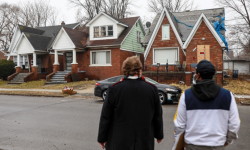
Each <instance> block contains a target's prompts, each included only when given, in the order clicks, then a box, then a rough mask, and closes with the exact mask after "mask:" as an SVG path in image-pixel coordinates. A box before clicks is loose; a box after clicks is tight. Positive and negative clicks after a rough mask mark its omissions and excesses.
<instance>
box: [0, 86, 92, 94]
mask: <svg viewBox="0 0 250 150" xmlns="http://www.w3.org/2000/svg"><path fill="white" fill-rule="evenodd" d="M0 91H26V92H30V91H33V92H52V93H62V90H53V89H3V88H0ZM75 91H77V94H94V86H93V87H89V88H87V89H84V90H75Z"/></svg>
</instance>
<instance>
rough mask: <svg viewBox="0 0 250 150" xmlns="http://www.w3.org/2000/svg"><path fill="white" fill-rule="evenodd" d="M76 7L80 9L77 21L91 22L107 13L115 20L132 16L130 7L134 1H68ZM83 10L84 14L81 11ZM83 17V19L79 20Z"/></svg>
mask: <svg viewBox="0 0 250 150" xmlns="http://www.w3.org/2000/svg"><path fill="white" fill-rule="evenodd" d="M68 1H69V2H70V3H71V4H72V5H73V6H74V7H78V8H79V9H78V11H77V15H76V16H77V17H76V19H77V20H83V21H86V22H87V21H89V20H91V19H93V18H94V17H95V16H96V15H97V14H98V13H100V12H105V13H107V14H108V15H110V16H113V17H115V18H125V17H126V16H128V15H131V14H132V11H131V10H129V7H130V6H131V5H132V0H68ZM82 8H83V12H81V11H80V9H82ZM81 13H84V14H85V15H82V14H81ZM79 17H82V18H79Z"/></svg>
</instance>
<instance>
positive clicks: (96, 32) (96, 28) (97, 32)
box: [94, 27, 99, 37]
mask: <svg viewBox="0 0 250 150" xmlns="http://www.w3.org/2000/svg"><path fill="white" fill-rule="evenodd" d="M94 37H99V27H94Z"/></svg>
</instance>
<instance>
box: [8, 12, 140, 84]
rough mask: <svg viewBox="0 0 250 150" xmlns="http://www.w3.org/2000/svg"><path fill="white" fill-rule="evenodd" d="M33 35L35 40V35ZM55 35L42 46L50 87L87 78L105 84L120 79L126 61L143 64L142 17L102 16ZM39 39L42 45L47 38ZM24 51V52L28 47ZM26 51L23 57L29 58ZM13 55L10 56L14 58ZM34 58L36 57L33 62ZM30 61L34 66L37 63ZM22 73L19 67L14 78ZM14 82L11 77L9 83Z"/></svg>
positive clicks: (99, 15) (32, 70)
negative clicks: (129, 59)
mask: <svg viewBox="0 0 250 150" xmlns="http://www.w3.org/2000/svg"><path fill="white" fill-rule="evenodd" d="M32 34H33V36H35V35H34V34H36V33H32ZM40 35H41V34H40ZM54 35H55V36H54V38H50V40H48V41H47V43H46V45H44V46H42V45H39V46H40V47H45V48H43V50H44V57H45V55H50V56H51V57H50V61H41V66H45V65H44V64H43V63H47V64H48V63H49V64H48V65H47V66H51V67H48V69H46V71H47V73H48V75H47V76H46V77H43V78H44V79H45V78H46V80H47V81H48V82H49V83H62V82H71V81H72V80H74V79H76V80H83V79H84V78H88V79H97V80H102V79H105V78H109V77H112V76H117V75H121V74H122V69H121V67H122V63H123V61H124V60H125V59H126V58H127V57H130V56H134V55H136V56H138V57H139V58H140V59H141V61H142V62H143V60H144V47H142V45H141V41H142V39H143V38H144V36H145V31H144V29H143V25H142V22H141V19H140V17H131V18H123V19H116V18H114V17H111V16H109V15H107V14H105V13H102V12H101V13H99V14H98V15H97V16H96V17H94V18H93V19H92V20H91V21H89V22H88V23H87V24H85V25H84V26H81V25H80V26H77V27H76V28H75V27H74V28H72V27H68V26H66V25H62V26H61V28H60V30H59V31H58V32H57V33H56V34H54ZM36 38H37V39H36V41H39V38H41V40H44V37H42V36H39V35H38V36H36ZM31 39H32V38H31ZM48 39H49V38H48ZM31 41H32V40H30V42H31ZM48 43H51V44H48ZM31 45H32V44H31ZM27 49H28V48H27ZM23 50H24V51H25V47H24V48H23ZM24 51H22V53H24V54H26V52H24ZM46 52H47V53H46ZM27 53H29V52H27ZM14 55H15V54H14V53H11V56H14ZM17 55H18V54H17ZM34 57H37V56H36V55H33V57H30V58H31V59H33V58H34ZM30 61H32V62H33V64H34V62H35V61H34V60H30ZM17 64H18V65H20V63H17ZM31 68H32V66H31ZM19 72H21V71H20V67H17V71H16V74H15V75H17V74H18V73H19ZM29 72H30V73H29V74H30V75H31V76H34V75H36V74H37V73H36V72H37V70H36V69H31V70H30V71H29ZM33 72H34V73H33ZM13 78H14V77H13V76H12V77H11V78H10V79H13ZM25 79H26V80H25V81H30V80H28V79H31V80H34V79H36V80H37V79H40V77H32V78H28V77H25Z"/></svg>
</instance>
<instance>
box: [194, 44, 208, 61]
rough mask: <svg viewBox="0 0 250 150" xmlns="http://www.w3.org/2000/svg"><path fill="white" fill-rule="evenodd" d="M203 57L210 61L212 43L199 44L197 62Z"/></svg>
mask: <svg viewBox="0 0 250 150" xmlns="http://www.w3.org/2000/svg"><path fill="white" fill-rule="evenodd" d="M203 59H206V60H208V61H210V45H197V63H199V62H200V61H201V60H203Z"/></svg>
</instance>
